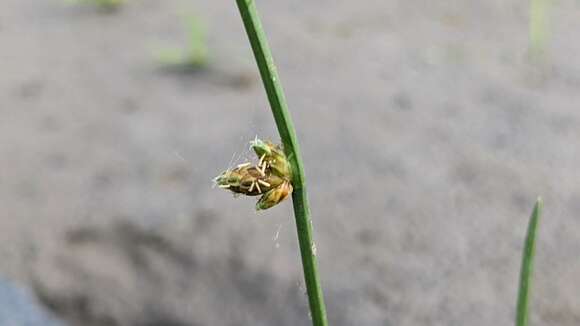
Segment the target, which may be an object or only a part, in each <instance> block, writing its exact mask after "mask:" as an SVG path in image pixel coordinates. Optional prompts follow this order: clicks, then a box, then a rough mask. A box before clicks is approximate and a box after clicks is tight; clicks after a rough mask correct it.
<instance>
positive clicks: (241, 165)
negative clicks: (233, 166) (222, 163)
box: [238, 162, 252, 169]
mask: <svg viewBox="0 0 580 326" xmlns="http://www.w3.org/2000/svg"><path fill="white" fill-rule="evenodd" d="M250 165H252V163H250V162H246V163H242V164H238V169H242V168H245V167H247V166H250Z"/></svg>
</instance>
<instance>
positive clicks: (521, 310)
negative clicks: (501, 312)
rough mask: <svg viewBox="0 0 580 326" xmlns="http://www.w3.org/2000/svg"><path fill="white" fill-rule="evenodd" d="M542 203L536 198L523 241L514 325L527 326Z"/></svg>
mask: <svg viewBox="0 0 580 326" xmlns="http://www.w3.org/2000/svg"><path fill="white" fill-rule="evenodd" d="M543 206H544V203H543V201H542V199H541V198H538V200H537V201H536V205H535V206H534V211H533V212H532V216H531V218H530V223H529V225H528V232H527V234H526V240H525V243H524V252H523V257H522V269H521V272H520V286H519V291H518V305H517V310H516V326H527V324H528V316H529V301H530V287H531V283H532V272H533V267H534V266H533V265H534V254H535V251H536V229H537V228H538V222H539V220H540V218H541V216H542V209H543Z"/></svg>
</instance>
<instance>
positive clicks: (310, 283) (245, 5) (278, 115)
mask: <svg viewBox="0 0 580 326" xmlns="http://www.w3.org/2000/svg"><path fill="white" fill-rule="evenodd" d="M236 3H237V5H238V9H239V11H240V15H241V16H242V21H243V23H244V27H245V29H246V33H247V34H248V38H249V40H250V45H251V46H252V51H253V52H254V57H255V58H256V63H257V65H258V69H259V71H260V76H261V77H262V82H263V84H264V88H265V90H266V94H267V96H268V101H269V103H270V108H271V110H272V114H273V116H274V120H275V121H276V126H277V128H278V133H279V134H280V138H281V139H282V144H283V145H284V151H285V152H286V155H287V157H288V160H289V161H290V165H291V166H292V185H293V186H294V192H293V193H292V203H293V205H294V216H295V218H296V229H297V232H298V243H299V245H300V254H301V256H302V267H303V271H304V280H305V283H306V292H307V294H308V303H309V305H310V313H311V317H312V324H313V325H314V326H326V325H328V321H327V317H326V308H325V305H324V296H323V294H322V287H321V285H320V278H319V276H318V266H317V261H316V252H315V250H316V247H315V245H314V241H313V239H312V223H311V220H310V208H309V205H308V196H307V193H306V182H305V178H304V168H303V163H302V157H301V153H300V147H299V145H298V138H297V137H296V131H295V130H294V124H293V122H292V119H291V117H290V112H289V111H288V106H287V104H286V99H285V96H284V91H283V89H282V85H281V84H280V78H279V77H278V73H277V72H276V67H275V65H274V59H273V58H272V54H271V52H270V48H269V46H268V42H267V40H266V35H265V33H264V30H263V29H262V24H261V22H260V18H259V16H258V13H257V11H256V6H255V3H254V1H253V0H236Z"/></svg>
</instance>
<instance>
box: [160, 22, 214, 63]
mask: <svg viewBox="0 0 580 326" xmlns="http://www.w3.org/2000/svg"><path fill="white" fill-rule="evenodd" d="M183 24H184V26H185V28H186V32H187V39H186V44H185V47H181V48H171V47H166V48H158V49H155V50H154V53H153V54H154V57H155V59H156V60H157V62H159V63H160V64H162V65H164V66H165V67H169V68H183V69H201V68H204V67H206V66H207V64H208V59H209V51H208V46H207V38H206V29H205V26H204V25H203V24H202V23H201V21H200V20H199V19H198V17H197V16H195V15H184V16H183Z"/></svg>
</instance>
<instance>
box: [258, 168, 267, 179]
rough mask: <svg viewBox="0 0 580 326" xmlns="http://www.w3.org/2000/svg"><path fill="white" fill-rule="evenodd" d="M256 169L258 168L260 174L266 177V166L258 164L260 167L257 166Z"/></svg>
mask: <svg viewBox="0 0 580 326" xmlns="http://www.w3.org/2000/svg"><path fill="white" fill-rule="evenodd" d="M256 170H258V172H259V173H260V175H261V176H263V177H265V176H266V173H265V172H264V171H265V170H266V169H264V168H261V167H260V166H258V167H257V168H256Z"/></svg>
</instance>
